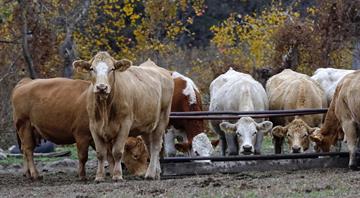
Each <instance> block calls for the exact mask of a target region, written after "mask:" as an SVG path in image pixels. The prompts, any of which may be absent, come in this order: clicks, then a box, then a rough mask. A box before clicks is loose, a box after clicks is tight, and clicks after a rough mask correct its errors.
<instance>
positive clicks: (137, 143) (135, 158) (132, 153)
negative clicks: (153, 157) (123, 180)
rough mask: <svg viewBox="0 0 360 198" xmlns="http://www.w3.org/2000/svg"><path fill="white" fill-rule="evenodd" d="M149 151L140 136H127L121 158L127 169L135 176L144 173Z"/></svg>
mask: <svg viewBox="0 0 360 198" xmlns="http://www.w3.org/2000/svg"><path fill="white" fill-rule="evenodd" d="M148 159H149V152H148V151H147V149H146V146H145V143H144V140H143V139H142V138H141V136H137V137H136V138H135V137H129V138H128V139H127V140H126V144H125V151H124V155H123V157H122V160H123V162H124V164H125V166H126V168H127V169H128V171H129V172H130V173H131V174H133V175H136V176H143V175H145V172H146V169H147V167H148V161H147V160H148Z"/></svg>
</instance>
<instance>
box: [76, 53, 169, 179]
mask: <svg viewBox="0 0 360 198" xmlns="http://www.w3.org/2000/svg"><path fill="white" fill-rule="evenodd" d="M131 64H132V63H131V62H130V61H129V60H126V59H122V60H115V59H114V58H113V57H111V56H110V55H109V54H108V53H107V52H99V53H97V54H96V55H95V56H94V57H93V58H92V59H91V60H90V61H83V60H78V61H75V62H74V63H73V65H74V67H75V68H78V69H85V70H87V71H89V72H90V73H91V76H92V84H91V85H90V87H89V88H88V91H87V111H88V114H89V123H90V131H91V135H92V137H93V139H94V142H95V147H96V154H97V158H98V169H97V172H96V178H95V181H98V182H99V181H104V160H105V159H106V156H107V154H108V153H110V154H111V155H112V156H113V160H114V161H115V164H114V167H110V168H111V169H113V171H112V173H113V174H112V179H113V180H114V181H118V180H122V179H123V178H122V170H121V163H120V160H121V157H122V155H123V152H124V146H125V141H126V138H127V137H128V136H129V135H130V136H137V135H141V136H142V138H143V139H144V141H145V143H146V145H147V148H148V150H149V152H150V156H151V157H150V164H149V167H148V169H147V171H146V174H145V178H151V179H155V178H160V172H161V168H160V162H159V152H160V150H161V146H162V136H163V134H164V131H165V129H166V127H167V124H168V122H169V114H170V109H171V101H172V94H173V90H174V82H173V80H172V78H171V76H170V73H169V72H168V71H167V70H165V69H163V68H160V67H158V66H157V65H156V64H155V63H154V62H152V61H150V60H148V61H146V62H145V63H143V64H141V65H140V66H131Z"/></svg>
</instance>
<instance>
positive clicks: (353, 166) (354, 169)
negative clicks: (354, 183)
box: [349, 164, 359, 171]
mask: <svg viewBox="0 0 360 198" xmlns="http://www.w3.org/2000/svg"><path fill="white" fill-rule="evenodd" d="M349 168H350V169H351V170H353V171H357V170H359V169H358V167H357V165H356V164H350V165H349Z"/></svg>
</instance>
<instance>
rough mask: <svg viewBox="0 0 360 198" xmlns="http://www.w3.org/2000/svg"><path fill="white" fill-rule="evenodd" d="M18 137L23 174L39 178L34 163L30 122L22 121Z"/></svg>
mask: <svg viewBox="0 0 360 198" xmlns="http://www.w3.org/2000/svg"><path fill="white" fill-rule="evenodd" d="M18 134H19V138H20V140H21V150H22V153H23V159H24V166H25V167H24V169H25V175H26V176H30V177H31V178H32V179H34V180H38V179H41V178H42V177H41V176H39V173H38V171H37V169H36V167H35V164H34V156H33V152H34V148H35V141H34V137H33V133H32V130H31V126H30V122H24V123H23V125H22V126H21V127H20V128H19V130H18Z"/></svg>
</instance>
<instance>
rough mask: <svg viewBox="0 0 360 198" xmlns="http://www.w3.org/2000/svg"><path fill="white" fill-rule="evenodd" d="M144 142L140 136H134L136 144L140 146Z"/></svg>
mask: <svg viewBox="0 0 360 198" xmlns="http://www.w3.org/2000/svg"><path fill="white" fill-rule="evenodd" d="M143 142H144V140H143V139H142V137H141V136H140V135H138V136H136V144H142V143H143Z"/></svg>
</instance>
